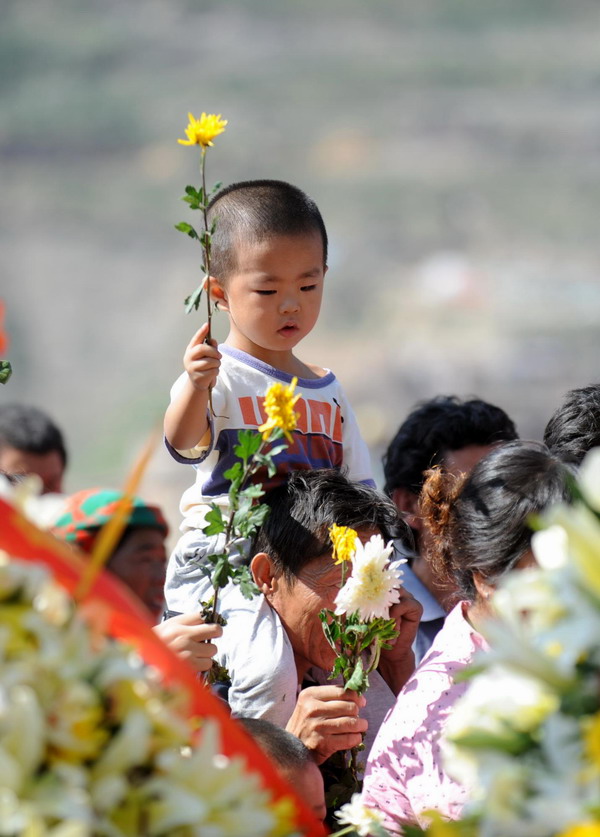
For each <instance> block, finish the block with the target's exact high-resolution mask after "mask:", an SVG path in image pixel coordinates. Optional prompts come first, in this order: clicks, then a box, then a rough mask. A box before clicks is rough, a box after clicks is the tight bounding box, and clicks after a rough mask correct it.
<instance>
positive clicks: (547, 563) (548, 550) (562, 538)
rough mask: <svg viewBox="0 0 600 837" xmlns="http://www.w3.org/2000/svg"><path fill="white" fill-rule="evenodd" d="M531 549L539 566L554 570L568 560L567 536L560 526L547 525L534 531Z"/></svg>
mask: <svg viewBox="0 0 600 837" xmlns="http://www.w3.org/2000/svg"><path fill="white" fill-rule="evenodd" d="M531 549H532V550H533V554H534V555H535V560H536V561H537V562H538V564H539V565H540V567H543V568H544V569H546V570H554V569H558V568H559V567H564V566H566V564H567V563H568V561H569V538H568V536H567V533H566V532H565V530H564V529H563V527H562V526H558V525H556V524H555V525H554V526H549V527H548V528H547V529H540V531H539V532H534V533H533V535H532V537H531Z"/></svg>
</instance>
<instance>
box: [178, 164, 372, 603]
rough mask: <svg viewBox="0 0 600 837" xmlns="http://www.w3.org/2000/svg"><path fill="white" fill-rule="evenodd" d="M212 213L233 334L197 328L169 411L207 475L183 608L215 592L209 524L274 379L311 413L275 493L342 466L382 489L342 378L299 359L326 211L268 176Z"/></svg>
mask: <svg viewBox="0 0 600 837" xmlns="http://www.w3.org/2000/svg"><path fill="white" fill-rule="evenodd" d="M208 214H209V223H210V224H212V222H213V221H215V222H216V229H215V233H214V235H213V238H212V246H211V272H212V276H211V277H210V280H209V287H210V293H211V297H212V299H213V300H214V301H215V303H216V305H217V306H218V309H219V310H220V311H225V312H226V313H227V315H228V316H229V325H230V328H229V334H228V336H227V339H226V340H225V343H224V344H223V345H221V346H219V347H217V346H216V345H214V341H213V343H212V344H210V343H207V342H205V341H206V336H207V326H206V325H203V326H202V327H201V328H200V329H199V330H198V331H197V332H196V334H195V335H194V337H193V338H192V340H191V342H190V343H189V345H188V347H187V349H186V351H185V355H184V360H183V364H184V369H185V372H184V373H183V374H182V375H181V376H180V377H179V379H178V380H177V381H176V383H175V385H174V386H173V388H172V391H171V404H170V406H169V408H168V409H167V412H166V415H165V424H164V428H165V438H166V442H167V447H168V449H169V451H170V452H171V454H172V455H173V457H174V458H175V459H176V460H178V461H179V462H183V463H187V464H192V465H194V466H195V468H196V481H195V483H194V485H192V486H191V487H190V488H189V489H188V490H187V491H185V493H184V495H183V497H182V500H181V511H182V514H183V518H184V519H183V523H182V526H181V529H182V532H183V535H182V537H181V538H180V540H179V543H178V544H177V546H176V548H175V552H174V553H173V555H172V556H171V559H170V561H169V566H168V569H167V581H166V586H165V598H166V603H167V608H168V609H169V610H172V611H189V610H195V609H196V608H197V605H198V602H199V601H200V599H201V598H202V597H203V596H204V594H205V593H206V592H207V586H208V585H207V582H206V578H205V577H204V576H203V574H202V573H201V571H200V563H201V561H202V557H203V556H205V555H207V554H209V552H211V551H214V548H215V542H214V540H212V542H211V539H210V538H207V537H206V536H205V535H204V533H203V532H202V527H203V526H204V517H205V514H206V512H207V511H208V509H209V503H211V502H215V503H217V504H219V505H220V506H222V507H223V508H224V509H226V507H227V501H228V489H229V485H228V481H227V480H226V479H225V478H224V477H223V473H224V472H225V471H227V469H228V468H229V467H230V466H231V465H232V463H233V461H234V459H235V456H234V453H233V447H234V445H235V444H236V442H237V434H238V431H239V430H240V429H244V428H253V429H256V428H257V427H258V426H259V425H260V424H262V423H263V421H264V415H263V413H262V402H263V399H264V396H265V393H266V390H267V389H268V387H269V386H270V385H271V384H273V383H275V382H283V383H286V384H289V383H290V382H291V381H292V379H293V377H297V378H298V384H297V387H296V392H297V393H299V394H300V395H301V398H300V399H299V401H298V402H297V403H296V410H297V412H298V413H299V415H300V418H299V421H298V429H297V430H296V431H295V432H294V434H293V439H294V441H293V444H291V445H290V446H289V447H288V448H287V450H285V451H284V452H283V453H281V454H280V455H279V456H278V457H277V474H276V476H275V478H274V479H273V480H270V481H268V483H267V482H265V481H263V487H264V488H265V489H270V488H273V487H275V486H276V485H278V484H280V483H281V482H282V481H283V480H284V479H285V476H286V474H287V473H289V472H290V471H293V470H298V469H314V468H331V467H333V468H338V469H340V468H342V467H343V468H344V470H345V471H346V472H347V473H348V476H349V478H350V479H352V480H355V481H363V482H370V483H371V484H372V478H371V465H370V460H369V455H368V451H367V448H366V445H365V444H364V442H363V441H362V439H361V437H360V433H359V431H358V427H357V424H356V420H355V418H354V415H353V413H352V410H351V409H350V407H349V405H348V402H347V400H346V398H345V396H344V393H343V392H342V389H341V387H340V385H339V383H338V381H337V380H336V378H335V375H334V374H333V373H332V372H331V371H329V370H327V369H323V368H321V367H320V366H314V365H309V364H306V363H304V362H302V361H301V360H300V359H299V358H298V357H296V355H295V354H294V349H295V347H296V346H297V345H298V343H299V342H300V341H301V340H302V339H303V338H304V337H305V336H306V335H307V334H308V333H309V332H310V331H311V330H312V329H313V327H314V325H315V323H316V321H317V318H318V316H319V310H320V307H321V299H322V295H323V282H324V278H325V273H326V271H327V233H326V230H325V225H324V223H323V219H322V217H321V214H320V212H319V210H318V208H317V206H316V204H315V203H314V202H313V201H312V200H311V199H310V198H309V197H308V196H307V195H305V194H304V192H302V191H301V190H300V189H298V188H296V187H295V186H291V185H290V184H289V183H284V182H282V181H277V180H257V181H247V182H243V183H236V184H234V185H232V186H229V187H228V188H226V189H224V190H223V191H221V192H220V193H219V194H218V195H217V196H216V197H215V198H214V199H213V201H212V202H211V205H210V207H209V213H208ZM209 393H211V394H212V395H211V400H212V412H211V410H210V406H209Z"/></svg>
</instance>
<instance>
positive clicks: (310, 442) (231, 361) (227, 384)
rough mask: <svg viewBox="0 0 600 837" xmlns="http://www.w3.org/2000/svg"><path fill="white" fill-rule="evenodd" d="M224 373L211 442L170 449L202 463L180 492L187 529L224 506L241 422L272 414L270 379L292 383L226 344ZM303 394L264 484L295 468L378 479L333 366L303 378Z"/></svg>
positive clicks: (177, 388) (261, 476) (178, 385)
mask: <svg viewBox="0 0 600 837" xmlns="http://www.w3.org/2000/svg"><path fill="white" fill-rule="evenodd" d="M219 351H220V352H221V354H222V360H221V368H220V370H219V377H218V378H217V382H216V384H215V387H214V389H213V390H212V404H213V411H214V416H209V425H210V442H209V445H208V446H207V447H196V448H192V449H190V450H175V449H174V448H173V447H172V446H171V445H169V443H168V442H167V448H168V449H169V452H170V453H171V455H172V456H173V457H174V458H175V459H176V460H177V461H178V462H183V463H185V464H191V465H193V466H194V468H195V469H196V481H195V482H194V484H193V485H192V486H190V488H188V489H187V490H186V491H185V492H184V493H183V496H182V498H181V504H180V510H181V513H182V515H183V523H182V524H181V530H182V531H183V532H185V531H188V530H190V529H200V528H202V526H203V525H204V516H205V514H206V512H207V511H208V508H209V505H208V504H209V503H211V502H214V503H217V504H218V505H219V506H221V507H223V508H226V507H227V504H228V490H229V481H228V480H226V479H225V477H224V476H223V474H224V472H226V471H227V470H228V469H229V468H230V467H231V466H232V465H233V463H234V462H235V461H236V456H235V454H234V452H233V449H234V447H235V445H236V444H237V434H238V431H239V430H242V429H256V428H257V427H259V426H260V425H261V424H263V422H264V421H265V420H266V415H265V413H264V409H263V406H262V404H263V400H264V397H265V394H266V391H267V389H268V388H269V387H270V386H271V384H273V383H275V382H280V383H284V384H289V383H290V382H291V381H292V378H293V376H292V375H289V374H288V373H287V372H281V371H280V370H279V369H275V368H274V367H273V366H269V365H268V364H267V363H263V362H262V361H260V360H258V359H257V358H255V357H252V355H249V354H246V353H245V352H242V351H239V350H238V349H233V348H231V347H230V346H226V345H221V346H219ZM186 380H187V373H185V372H184V373H183V374H182V375H181V376H180V377H179V378H178V379H177V381H176V382H175V384H174V385H173V388H172V390H171V400H173V399H174V398H176V397H177V395H179V393H180V392H181V389H182V387H183V386H184V384H185V382H186ZM296 393H298V394H299V395H300V398H299V399H298V401H297V402H296V405H295V410H296V412H297V413H298V414H299V419H298V426H297V429H296V430H295V431H294V433H293V434H292V435H293V440H294V441H293V443H292V444H291V445H288V447H287V448H286V449H285V450H284V451H282V452H281V453H280V454H278V455H277V456H276V458H275V463H276V465H277V473H276V474H275V476H274V477H273V478H272V479H269V478H268V477H267V474H266V472H262V471H259V472H258V473H257V474H256V476H255V477H254V481H255V482H260V483H262V485H263V488H264V489H265V491H268V490H270V489H272V488H275V487H276V486H277V485H279V484H280V483H281V482H282V481H283V479H284V478H285V476H286V475H287V474H288V473H289V472H291V471H298V470H303V469H306V470H314V469H315V468H342V467H343V468H344V469H345V471H346V473H347V476H348V478H349V479H351V480H353V481H355V482H368V483H369V484H372V485H374V482H373V478H372V472H371V461H370V458H369V452H368V449H367V446H366V445H365V443H364V441H363V440H362V438H361V435H360V431H359V429H358V425H357V423H356V419H355V417H354V413H353V412H352V409H351V407H350V405H349V404H348V401H347V399H346V396H345V395H344V392H343V390H342V387H341V386H340V384H339V382H338V380H337V378H336V377H335V375H334V374H333V372H330V371H327V372H326V374H325V375H324V376H323V377H322V378H314V379H313V378H300V379H299V380H298V384H297V386H296Z"/></svg>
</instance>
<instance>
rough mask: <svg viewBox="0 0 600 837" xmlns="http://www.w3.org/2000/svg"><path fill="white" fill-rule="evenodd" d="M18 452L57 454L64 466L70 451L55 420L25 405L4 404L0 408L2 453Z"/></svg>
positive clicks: (0, 443) (35, 408)
mask: <svg viewBox="0 0 600 837" xmlns="http://www.w3.org/2000/svg"><path fill="white" fill-rule="evenodd" d="M1 448H15V449H16V450H21V451H24V452H25V453H35V454H46V453H52V452H56V453H58V454H59V456H60V458H61V460H62V462H63V465H65V466H66V464H67V451H66V448H65V442H64V439H63V435H62V433H61V432H60V430H59V429H58V427H57V426H56V425H55V424H54V422H53V421H52V419H50V418H49V416H47V415H46V413H43V412H42V411H41V410H38V409H37V407H29V406H27V405H25V404H3V405H2V406H1V407H0V449H1Z"/></svg>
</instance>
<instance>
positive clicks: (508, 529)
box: [0, 181, 600, 833]
mask: <svg viewBox="0 0 600 837" xmlns="http://www.w3.org/2000/svg"><path fill="white" fill-rule="evenodd" d="M209 221H210V222H211V223H214V233H213V238H212V244H211V247H212V271H211V272H212V276H211V277H210V279H209V280H208V291H209V292H210V294H211V296H212V299H213V300H214V302H215V303H216V304H217V305H218V307H219V310H222V311H223V312H225V313H226V314H227V316H228V318H229V323H230V331H229V334H228V337H227V339H226V340H225V342H224V343H223V344H221V345H220V346H217V345H216V344H215V341H214V340H212V339H211V338H210V336H209V333H208V326H207V325H204V326H202V327H201V328H200V329H199V330H198V331H197V333H196V334H195V335H194V336H193V338H192V340H191V341H190V343H189V345H188V347H187V349H186V352H185V356H184V364H183V365H184V370H183V372H182V374H181V376H180V378H179V379H178V380H177V381H176V383H175V384H174V386H173V389H172V392H171V403H170V406H169V407H168V409H167V412H166V416H165V441H166V446H167V449H168V450H169V452H170V454H171V455H172V456H173V458H174V459H175V460H176V461H177V462H180V463H183V464H184V465H185V466H186V467H188V468H191V467H193V469H194V471H195V479H194V482H193V484H192V485H191V487H190V488H189V489H188V490H187V491H186V492H185V493H184V495H183V498H182V501H181V512H182V517H183V523H182V527H181V537H180V538H179V541H178V543H177V545H176V547H175V549H174V551H173V554H172V555H171V556H170V557H167V552H166V547H165V540H166V537H167V534H168V527H167V524H166V522H165V519H164V517H163V514H162V512H161V510H160V509H159V508H157V507H156V506H153V505H151V504H149V503H147V502H144V501H143V500H141V499H139V498H136V499H135V502H134V503H133V505H132V506H131V509H130V512H129V518H128V521H127V525H126V527H125V530H124V532H123V534H122V537H121V539H120V541H119V543H118V544H117V545H116V547H115V549H114V551H113V554H112V555H111V557H110V558H109V560H108V563H107V567H108V569H109V570H110V571H112V572H113V573H114V574H115V575H117V576H118V577H119V578H120V579H121V580H122V581H123V583H124V584H126V585H128V586H129V587H130V588H131V590H132V591H133V592H134V593H135V594H136V595H137V596H138V597H139V598H140V599H141V600H142V602H143V603H144V604H145V605H146V607H147V608H148V610H149V612H150V613H151V614H152V616H153V618H154V619H155V621H156V627H155V630H156V631H157V633H158V634H159V635H160V636H161V637H162V638H163V639H164V641H165V642H167V643H168V644H169V645H170V646H171V648H172V649H173V650H174V651H175V652H176V653H178V654H180V655H181V656H182V657H183V658H185V659H187V660H188V661H189V662H190V664H191V665H193V666H194V668H195V670H196V671H197V672H198V673H199V684H198V688H206V686H205V685H204V684H203V683H202V682H201V681H202V675H203V673H204V672H206V671H207V670H208V669H209V668H210V667H211V665H212V662H213V659H216V660H217V661H218V662H219V663H220V664H221V665H223V666H225V667H226V669H227V671H228V675H229V681H228V683H227V684H226V687H225V688H224V689H220V690H219V694H220V695H221V696H222V698H223V699H224V700H226V701H227V703H228V704H229V707H230V709H231V712H232V714H233V715H234V716H235V717H238V718H240V720H241V721H242V723H244V725H245V726H246V728H247V730H248V731H249V732H250V734H252V735H253V736H255V737H256V739H257V741H258V742H259V744H260V745H261V746H262V747H263V748H264V749H265V750H266V752H267V753H268V754H269V755H270V756H271V758H272V759H273V760H274V762H275V763H276V764H277V765H278V766H279V768H280V769H281V771H282V772H283V773H284V775H286V776H287V778H288V779H290V780H291V781H292V783H293V784H294V786H295V787H296V789H297V790H298V792H299V793H301V794H303V795H304V796H305V798H306V799H307V801H308V802H309V804H310V806H311V807H313V809H314V810H315V812H316V813H317V815H318V816H319V817H323V816H324V815H325V803H324V785H323V778H322V775H321V772H320V770H319V767H321V768H323V769H324V768H325V767H326V764H327V762H328V760H329V759H330V758H331V757H332V756H334V755H335V754H337V753H339V752H344V751H347V750H349V749H351V748H353V747H356V746H358V745H361V744H362V743H363V740H364V745H365V750H364V760H365V763H366V768H365V774H364V776H365V781H364V787H365V800H366V801H367V802H368V803H369V804H371V805H372V806H373V807H376V808H378V809H379V810H381V811H382V812H383V814H384V815H385V824H386V827H387V828H388V829H389V830H390V831H391V832H392V833H401V828H402V824H405V823H411V824H423V822H424V820H423V813H424V812H426V811H428V810H431V809H436V810H439V811H440V812H441V813H442V815H443V816H445V817H449V818H456V817H458V816H459V815H460V812H461V810H462V807H463V805H464V803H465V800H466V799H467V798H468V793H469V789H468V788H465V787H461V786H459V785H457V783H456V782H455V781H454V780H453V779H452V778H450V776H449V775H448V773H447V772H446V770H445V766H444V764H443V762H442V759H441V747H440V742H441V740H442V737H443V731H444V724H445V720H446V719H447V718H448V716H449V714H450V713H451V712H452V707H453V704H454V703H455V701H456V700H457V698H458V697H459V696H460V695H461V694H462V693H463V692H464V690H465V689H466V688H467V685H466V683H464V682H460V681H456V679H455V675H456V673H457V672H458V671H460V670H461V669H462V668H464V667H465V666H466V665H467V664H468V663H469V662H470V661H471V660H472V658H473V655H474V653H475V651H477V650H478V649H483V650H485V648H486V642H485V639H484V638H483V636H482V634H481V632H480V626H481V624H482V622H483V621H484V620H485V619H486V618H488V617H489V615H490V595H491V593H492V592H493V590H494V588H495V586H496V585H497V583H498V582H499V580H500V579H501V578H502V577H503V576H504V575H505V574H506V573H508V572H512V571H518V570H520V569H522V568H524V567H527V566H529V565H531V563H532V562H533V560H534V559H533V555H532V553H531V549H530V540H531V530H530V526H529V520H530V516H531V514H532V513H537V512H540V511H542V510H543V509H545V508H547V507H548V506H550V505H551V504H553V503H555V502H557V501H559V500H561V499H564V498H568V495H569V490H570V486H571V479H570V477H571V475H572V474H573V473H574V471H575V470H576V469H577V467H578V465H579V464H580V462H581V460H582V458H583V456H584V455H585V453H586V452H587V451H588V450H590V449H591V448H593V447H595V446H597V445H599V444H600V385H595V384H594V385H590V386H586V387H582V388H579V389H574V390H572V391H571V392H569V393H567V395H566V397H565V400H564V403H563V404H562V405H560V406H559V407H558V409H557V411H556V413H555V414H554V415H553V416H552V418H551V419H550V420H549V422H548V425H547V428H546V431H545V434H544V441H543V442H542V441H521V440H520V439H519V438H518V434H517V430H516V428H515V425H514V423H513V421H512V420H511V419H510V418H509V416H508V415H507V414H506V413H505V412H504V411H503V410H502V409H500V408H499V407H496V406H494V405H491V404H488V403H486V402H485V401H482V400H479V399H475V398H472V399H470V400H466V401H463V400H460V399H459V398H457V397H455V396H437V397H435V398H432V399H431V400H428V401H426V402H423V403H420V404H418V405H417V406H416V407H415V409H414V410H413V411H412V412H411V413H410V415H409V416H408V417H406V418H405V420H404V421H403V422H402V423H401V424H400V427H399V429H398V432H397V433H396V435H395V436H394V438H393V439H392V441H391V442H390V445H389V447H388V450H387V452H386V454H385V456H384V460H383V465H384V476H385V485H384V486H383V489H382V490H378V488H377V487H376V486H375V482H374V480H373V478H372V474H371V466H370V458H369V454H368V451H367V448H366V445H365V444H364V442H363V441H362V439H361V436H360V432H359V428H358V424H357V422H356V420H355V418H354V415H353V413H352V409H351V407H350V405H349V403H348V400H347V398H346V396H345V395H344V392H343V390H342V388H341V386H340V384H339V382H338V380H337V378H336V377H335V375H334V373H333V372H331V371H330V370H328V369H324V368H322V367H320V366H318V365H308V364H306V363H304V362H302V361H301V360H300V359H299V358H298V357H297V356H296V355H295V353H294V349H295V347H296V346H297V344H298V343H299V342H300V341H301V340H302V338H303V337H305V336H306V335H307V334H308V333H309V332H310V331H311V329H312V328H313V326H314V325H315V323H316V321H317V318H318V315H319V310H320V304H321V296H322V292H323V282H324V279H325V273H326V270H327V233H326V230H325V225H324V223H323V220H322V218H321V215H320V213H319V210H318V208H317V207H316V205H315V204H314V202H313V201H312V200H311V199H310V198H308V197H307V196H306V195H305V194H304V193H303V192H301V191H300V190H299V189H297V188H295V187H293V186H290V185H289V184H287V183H282V182H280V181H249V182H245V183H239V184H234V185H233V186H231V187H228V188H227V189H224V190H223V191H222V192H220V193H219V194H218V195H217V196H216V197H215V198H213V201H212V203H211V206H210V209H209ZM272 384H280V385H282V386H286V387H292V386H293V387H295V392H296V394H297V395H298V396H299V399H298V400H297V401H296V404H295V411H296V413H297V424H296V428H295V429H294V430H293V432H292V433H291V443H290V444H288V445H287V446H286V447H285V449H284V450H282V451H281V452H280V453H279V454H278V455H277V457H276V473H275V474H274V475H273V476H271V477H268V478H267V477H266V475H262V476H261V482H262V483H263V487H264V488H265V489H266V490H267V493H266V496H265V502H266V504H267V506H268V509H269V514H268V515H267V516H266V519H265V521H264V523H263V524H262V525H261V526H260V528H259V530H258V533H257V535H256V536H255V537H253V538H252V539H251V541H250V542H248V543H246V544H245V545H244V547H245V548H243V549H240V550H239V554H237V555H236V556H235V560H236V561H238V562H244V563H246V564H247V565H248V566H249V568H250V571H251V574H252V577H253V580H254V583H255V584H256V586H257V588H258V595H257V596H255V597H254V598H252V599H247V598H244V596H243V595H242V593H241V591H240V589H239V588H238V587H236V586H234V585H229V586H228V587H226V588H225V589H224V591H223V594H222V596H221V604H220V612H221V614H222V615H223V616H224V617H225V618H226V621H227V624H226V626H225V627H221V626H219V625H216V624H206V623H205V622H204V620H203V618H202V616H201V614H200V612H199V607H198V603H199V602H200V601H201V600H202V599H203V598H204V597H205V596H206V593H207V591H208V586H209V584H208V581H207V574H206V566H207V561H208V559H209V557H210V556H211V555H212V554H214V552H215V550H218V548H219V545H220V543H221V541H222V536H221V535H209V534H206V533H205V531H204V528H205V518H206V513H207V511H208V510H209V509H210V508H211V504H216V506H217V507H219V508H221V509H223V510H224V511H226V510H227V504H228V477H227V473H228V471H229V469H230V468H231V466H232V465H233V463H234V461H235V458H236V454H235V444H236V440H237V434H238V431H239V430H242V429H251V430H255V431H257V430H259V428H260V426H261V425H262V423H263V421H264V413H263V411H262V408H261V402H262V398H263V397H264V393H265V390H266V389H267V387H269V386H270V385H272ZM66 465H67V453H66V446H65V443H64V440H63V437H62V434H61V432H60V431H59V430H58V428H56V426H55V425H54V424H53V422H52V421H51V420H50V419H49V418H48V417H47V416H46V415H45V414H44V413H43V412H41V411H40V410H38V409H35V408H32V407H27V406H22V405H5V406H0V472H2V473H4V474H5V475H6V476H8V477H9V479H18V478H19V477H20V475H22V474H29V473H34V474H38V475H39V477H40V481H41V483H40V484H41V491H42V492H43V493H51V494H62V492H63V478H64V471H65V467H66ZM121 496H122V495H121V494H120V492H117V491H113V490H104V489H91V490H85V491H80V492H78V493H76V494H74V495H72V496H70V497H65V498H64V499H63V502H61V504H60V509H59V513H57V514H56V516H55V519H54V520H53V521H52V531H53V532H54V534H55V535H56V536H57V537H59V538H61V539H63V540H65V541H67V542H68V543H71V544H73V545H74V546H75V547H77V548H79V549H80V550H82V551H83V552H84V553H89V552H91V551H92V549H93V546H94V542H95V539H96V537H97V535H98V533H99V531H100V530H101V528H102V526H103V525H104V524H105V523H106V522H107V521H108V520H109V519H110V518H111V515H112V514H113V513H114V510H115V508H116V506H117V505H118V503H119V500H120V498H121ZM333 525H337V526H347V527H351V528H352V529H354V530H356V532H357V533H358V536H359V537H360V539H361V540H363V541H366V540H367V539H369V538H370V537H371V536H372V535H375V534H379V535H381V536H382V537H383V538H384V540H385V541H393V542H394V552H393V554H392V558H391V563H392V564H394V563H396V562H398V561H399V560H400V559H406V561H407V563H405V564H403V586H402V588H401V590H400V596H399V601H398V602H397V603H395V604H393V606H392V608H391V610H390V617H391V618H392V619H393V620H395V623H396V628H397V631H398V636H397V639H396V640H395V642H394V643H393V645H392V647H390V648H387V649H385V650H384V651H382V653H381V658H380V660H379V665H378V667H377V670H376V671H375V672H374V673H373V675H372V676H371V681H370V687H369V690H368V692H367V694H366V697H364V696H359V695H358V694H357V693H356V692H354V691H351V690H346V689H344V687H343V685H342V684H341V683H340V682H337V681H335V680H334V681H331V680H330V679H329V674H330V671H331V668H332V665H333V661H334V656H335V655H334V652H333V650H332V648H331V646H330V645H329V643H328V642H327V640H326V638H325V635H324V632H323V627H322V624H321V619H320V613H321V611H322V610H323V609H329V610H332V609H333V607H334V604H333V602H334V599H335V596H336V594H337V592H338V590H339V587H340V583H341V568H340V566H339V565H338V564H336V563H334V562H333V561H332V560H331V556H332V545H331V540H330V536H329V530H330V528H331V527H332V526H333ZM163 613H164V614H166V615H167V616H168V618H165V619H161V616H162V615H163ZM323 775H324V776H327V775H328V774H327V771H326V770H325V769H324V770H323ZM325 790H327V788H325Z"/></svg>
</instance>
